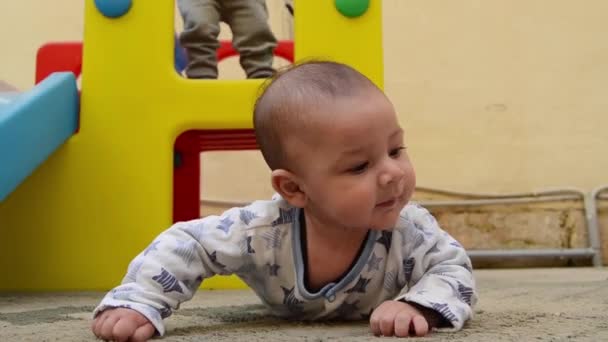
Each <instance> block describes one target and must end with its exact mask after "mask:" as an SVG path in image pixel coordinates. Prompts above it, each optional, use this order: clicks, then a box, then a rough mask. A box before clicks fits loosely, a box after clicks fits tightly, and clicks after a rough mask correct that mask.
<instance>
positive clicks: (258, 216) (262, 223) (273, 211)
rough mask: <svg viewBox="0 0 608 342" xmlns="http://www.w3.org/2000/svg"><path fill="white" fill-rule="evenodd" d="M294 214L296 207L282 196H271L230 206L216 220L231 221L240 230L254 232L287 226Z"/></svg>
mask: <svg viewBox="0 0 608 342" xmlns="http://www.w3.org/2000/svg"><path fill="white" fill-rule="evenodd" d="M296 216H297V209H296V208H294V207H292V206H290V205H289V203H287V202H286V201H285V200H283V199H282V198H273V199H272V200H258V201H254V202H252V203H250V204H248V205H246V206H243V207H235V208H231V209H229V210H227V211H225V212H224V213H223V214H222V215H221V216H219V217H217V218H216V220H219V221H222V220H224V221H228V222H233V223H234V224H236V225H237V226H238V227H239V228H240V230H241V231H245V232H254V231H265V230H267V229H273V228H275V229H276V228H283V227H289V226H291V223H293V222H294V221H295V220H296Z"/></svg>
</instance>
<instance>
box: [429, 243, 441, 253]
mask: <svg viewBox="0 0 608 342" xmlns="http://www.w3.org/2000/svg"><path fill="white" fill-rule="evenodd" d="M439 252H440V250H439V248H437V244H435V245H433V247H431V248H429V250H428V251H427V252H426V254H427V255H428V254H434V253H439Z"/></svg>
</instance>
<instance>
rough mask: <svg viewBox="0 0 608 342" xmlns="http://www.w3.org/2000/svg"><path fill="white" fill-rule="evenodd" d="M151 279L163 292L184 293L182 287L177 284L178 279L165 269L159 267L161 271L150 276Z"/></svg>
mask: <svg viewBox="0 0 608 342" xmlns="http://www.w3.org/2000/svg"><path fill="white" fill-rule="evenodd" d="M152 280H154V281H156V282H157V283H159V284H160V286H162V288H163V292H171V291H175V292H179V293H184V290H182V287H181V286H180V285H179V281H178V280H177V279H176V278H175V276H174V275H173V274H171V273H169V272H168V271H167V270H166V269H164V268H161V272H160V274H159V275H155V276H154V277H152Z"/></svg>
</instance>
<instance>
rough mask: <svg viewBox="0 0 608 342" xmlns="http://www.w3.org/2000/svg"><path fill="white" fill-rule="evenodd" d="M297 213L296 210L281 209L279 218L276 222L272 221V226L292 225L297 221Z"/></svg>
mask: <svg viewBox="0 0 608 342" xmlns="http://www.w3.org/2000/svg"><path fill="white" fill-rule="evenodd" d="M295 213H296V209H295V208H288V209H283V208H279V217H278V218H277V219H276V220H274V221H272V223H271V225H272V226H273V227H275V226H278V225H281V224H287V223H292V222H293V221H295Z"/></svg>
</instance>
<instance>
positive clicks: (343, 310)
mask: <svg viewBox="0 0 608 342" xmlns="http://www.w3.org/2000/svg"><path fill="white" fill-rule="evenodd" d="M358 304H359V300H356V301H354V302H352V303H348V302H344V303H342V305H340V306H339V307H338V308H337V309H336V313H337V314H338V317H349V316H351V315H352V314H353V313H355V312H357V311H359V307H358Z"/></svg>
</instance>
